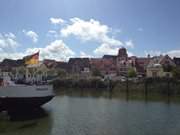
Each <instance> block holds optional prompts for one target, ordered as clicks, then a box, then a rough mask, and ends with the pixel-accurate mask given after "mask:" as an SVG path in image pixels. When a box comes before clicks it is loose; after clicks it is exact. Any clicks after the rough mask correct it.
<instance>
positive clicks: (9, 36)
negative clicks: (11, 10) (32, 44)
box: [0, 33, 19, 51]
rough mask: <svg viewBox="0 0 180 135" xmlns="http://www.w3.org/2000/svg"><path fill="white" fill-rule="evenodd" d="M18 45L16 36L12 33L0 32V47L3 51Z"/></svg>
mask: <svg viewBox="0 0 180 135" xmlns="http://www.w3.org/2000/svg"><path fill="white" fill-rule="evenodd" d="M18 46H19V43H18V42H17V41H16V36H15V35H14V34H13V33H6V34H1V33H0V49H1V50H4V51H10V50H14V49H15V48H16V47H18Z"/></svg>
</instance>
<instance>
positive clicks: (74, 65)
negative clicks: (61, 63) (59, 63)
mask: <svg viewBox="0 0 180 135" xmlns="http://www.w3.org/2000/svg"><path fill="white" fill-rule="evenodd" d="M68 68H69V72H70V73H71V74H82V73H87V72H90V60H89V58H70V59H69V61H68Z"/></svg>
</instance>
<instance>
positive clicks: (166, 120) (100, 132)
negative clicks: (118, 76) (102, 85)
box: [0, 90, 180, 135]
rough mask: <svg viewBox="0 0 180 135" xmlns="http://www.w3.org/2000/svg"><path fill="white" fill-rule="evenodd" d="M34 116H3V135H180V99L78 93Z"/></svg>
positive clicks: (0, 122)
mask: <svg viewBox="0 0 180 135" xmlns="http://www.w3.org/2000/svg"><path fill="white" fill-rule="evenodd" d="M33 112H36V113H34V114H33ZM33 112H28V114H26V113H24V114H22V113H21V114H18V115H14V116H9V115H7V114H6V112H3V113H0V135H179V134H180V128H179V127H180V101H179V98H178V97H177V98H174V97H171V99H169V98H167V97H162V96H157V95H156V96H154V95H153V96H149V97H144V95H134V94H133V95H128V96H127V95H126V94H117V93H109V92H102V91H100V92H95V91H88V92H87V91H86V90H79V91H77V90H76V92H73V91H69V92H63V93H59V94H58V96H56V97H55V98H54V99H53V100H52V101H51V102H49V103H48V104H46V105H44V106H43V108H42V109H39V110H36V111H33ZM27 116H28V117H27Z"/></svg>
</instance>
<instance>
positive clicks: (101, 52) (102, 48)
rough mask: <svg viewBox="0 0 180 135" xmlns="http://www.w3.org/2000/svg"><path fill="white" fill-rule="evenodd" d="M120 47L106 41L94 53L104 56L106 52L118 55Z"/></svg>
mask: <svg viewBox="0 0 180 135" xmlns="http://www.w3.org/2000/svg"><path fill="white" fill-rule="evenodd" d="M118 49H119V48H118V47H112V46H111V45H109V44H105V43H104V44H101V45H100V46H99V47H98V48H96V49H95V50H94V54H96V55H98V56H102V55H104V54H109V55H117V53H118Z"/></svg>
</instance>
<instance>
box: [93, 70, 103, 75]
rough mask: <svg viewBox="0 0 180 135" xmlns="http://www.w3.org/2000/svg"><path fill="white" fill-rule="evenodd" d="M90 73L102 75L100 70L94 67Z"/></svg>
mask: <svg viewBox="0 0 180 135" xmlns="http://www.w3.org/2000/svg"><path fill="white" fill-rule="evenodd" d="M92 75H93V76H102V74H101V72H100V71H99V70H98V69H97V68H95V69H94V70H93V71H92Z"/></svg>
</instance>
